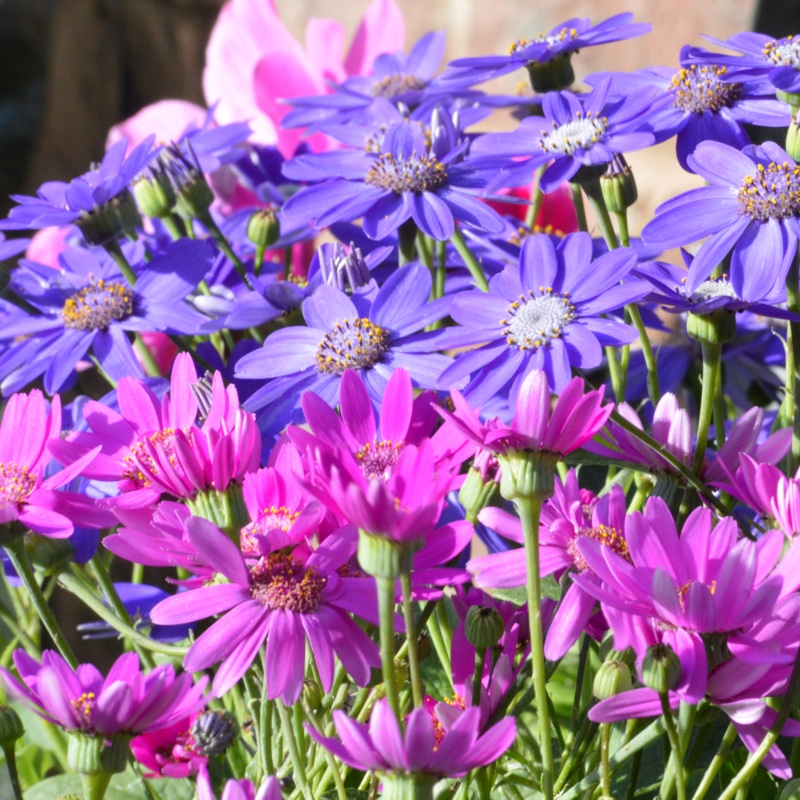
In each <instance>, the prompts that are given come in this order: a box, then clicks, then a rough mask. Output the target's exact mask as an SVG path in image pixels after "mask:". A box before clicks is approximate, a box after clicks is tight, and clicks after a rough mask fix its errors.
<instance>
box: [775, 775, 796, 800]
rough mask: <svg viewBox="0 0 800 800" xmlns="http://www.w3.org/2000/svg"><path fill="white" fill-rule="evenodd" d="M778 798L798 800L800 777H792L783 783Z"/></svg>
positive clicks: (779, 799)
mask: <svg viewBox="0 0 800 800" xmlns="http://www.w3.org/2000/svg"><path fill="white" fill-rule="evenodd" d="M778 800H800V778H793V779H792V780H790V781H789V782H788V783H785V784H784V785H783V788H782V789H781V793H780V794H779V795H778Z"/></svg>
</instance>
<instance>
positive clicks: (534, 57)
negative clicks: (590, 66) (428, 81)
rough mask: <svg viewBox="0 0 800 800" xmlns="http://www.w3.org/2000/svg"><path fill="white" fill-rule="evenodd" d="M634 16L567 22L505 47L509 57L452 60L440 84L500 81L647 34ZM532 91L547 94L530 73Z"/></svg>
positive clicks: (569, 71) (648, 26)
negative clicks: (586, 50)
mask: <svg viewBox="0 0 800 800" xmlns="http://www.w3.org/2000/svg"><path fill="white" fill-rule="evenodd" d="M632 20H633V14H630V13H626V14H617V15H615V16H613V17H609V18H608V19H607V20H604V21H603V22H599V23H598V24H597V25H592V24H591V21H590V20H589V19H580V18H575V19H568V20H567V21H566V22H563V23H561V25H556V27H555V28H553V30H551V31H550V33H540V34H538V35H537V36H534V37H533V38H531V39H520V40H519V41H517V42H513V43H512V44H511V46H510V47H509V48H508V54H507V55H502V56H478V57H476V58H459V59H456V60H455V61H451V62H450V64H449V65H448V67H449V69H448V70H447V72H445V73H444V74H443V75H442V80H443V81H451V80H452V81H465V82H467V83H468V85H469V84H474V83H482V82H483V81H488V80H491V79H492V78H499V77H500V76H501V75H506V74H507V73H509V72H513V71H514V70H517V69H521V68H522V67H527V68H528V69H529V70H532V68H535V67H536V66H537V65H539V64H547V63H548V62H550V61H554V60H556V59H565V60H567V61H568V59H569V58H570V57H571V56H572V54H573V53H576V52H577V51H578V50H582V49H583V48H584V47H593V46H595V45H598V44H607V43H608V42H618V41H620V40H621V39H631V38H633V37H634V36H641V35H642V34H644V33H649V32H650V30H651V28H652V26H651V25H649V24H648V23H644V22H632ZM531 74H532V78H533V85H534V89H535V90H536V91H537V92H538V91H546V87H539V86H537V83H536V79H535V77H534V72H533V70H532V73H531ZM567 74H568V75H571V78H570V79H569V80H567V81H565V83H564V85H566V86H568V85H569V84H570V83H572V80H574V74H572V69H571V68H570V69H569V70H568V73H567Z"/></svg>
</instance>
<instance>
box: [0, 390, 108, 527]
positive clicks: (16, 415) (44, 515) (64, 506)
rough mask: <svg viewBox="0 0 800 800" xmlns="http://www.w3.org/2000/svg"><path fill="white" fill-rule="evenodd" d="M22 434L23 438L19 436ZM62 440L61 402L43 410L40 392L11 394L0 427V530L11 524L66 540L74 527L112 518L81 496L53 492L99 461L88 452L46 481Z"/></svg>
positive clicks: (101, 523)
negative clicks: (47, 471)
mask: <svg viewBox="0 0 800 800" xmlns="http://www.w3.org/2000/svg"><path fill="white" fill-rule="evenodd" d="M23 434H24V435H23ZM60 436H61V399H60V397H59V396H58V395H56V396H55V397H54V398H53V399H52V401H51V403H50V407H49V408H48V407H47V402H46V401H45V399H44V397H43V396H42V393H41V392H40V391H39V390H38V389H34V390H33V391H32V392H31V393H30V394H27V395H26V394H15V395H12V396H11V397H10V398H9V400H8V402H7V403H6V406H5V409H4V411H3V418H2V422H0V530H4V529H7V528H9V527H10V526H12V525H13V524H14V523H19V525H22V526H24V527H25V528H28V529H30V530H31V531H33V532H34V533H38V534H41V535H42V536H49V537H52V538H56V539H64V538H66V537H68V536H70V535H71V534H72V532H73V530H74V527H75V525H78V526H82V527H86V528H105V527H107V526H109V525H113V524H114V523H113V515H111V514H109V512H108V511H105V510H104V509H102V508H100V507H98V505H97V502H96V501H95V500H93V499H92V498H90V497H87V496H86V495H84V494H78V493H76V492H66V491H56V489H59V488H60V487H62V486H64V485H65V484H67V483H69V482H70V481H71V480H72V479H73V478H75V477H76V476H77V475H78V474H79V473H80V472H81V470H83V469H85V468H86V467H87V465H89V464H91V462H92V461H93V460H94V459H95V458H96V457H97V456H98V454H99V451H98V449H97V448H96V447H95V448H92V449H88V450H87V451H86V452H85V453H83V454H82V456H81V457H80V458H78V459H76V460H75V462H74V463H73V464H72V465H71V466H69V467H67V468H66V469H63V470H61V471H60V472H56V473H55V474H54V475H52V476H51V477H49V478H45V476H44V472H45V469H46V468H47V466H48V464H49V463H50V462H51V461H52V458H53V456H52V453H51V448H52V446H53V445H54V444H55V443H56V442H58V441H59V437H60Z"/></svg>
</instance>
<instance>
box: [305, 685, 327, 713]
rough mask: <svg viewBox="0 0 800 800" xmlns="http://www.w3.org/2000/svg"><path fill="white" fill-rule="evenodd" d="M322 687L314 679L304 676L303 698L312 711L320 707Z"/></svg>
mask: <svg viewBox="0 0 800 800" xmlns="http://www.w3.org/2000/svg"><path fill="white" fill-rule="evenodd" d="M322 697H323V695H322V688H321V687H320V685H319V684H318V683H317V682H316V681H312V680H309V679H308V678H306V679H305V680H304V681H303V699H304V700H305V701H306V702H307V703H308V707H309V708H310V709H311V710H312V711H319V709H320V708H322Z"/></svg>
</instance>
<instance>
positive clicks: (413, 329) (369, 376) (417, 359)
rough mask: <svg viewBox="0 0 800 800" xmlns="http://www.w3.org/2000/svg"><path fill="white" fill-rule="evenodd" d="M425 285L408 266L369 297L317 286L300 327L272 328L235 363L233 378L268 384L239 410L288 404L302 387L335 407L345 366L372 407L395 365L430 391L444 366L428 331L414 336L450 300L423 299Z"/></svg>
mask: <svg viewBox="0 0 800 800" xmlns="http://www.w3.org/2000/svg"><path fill="white" fill-rule="evenodd" d="M431 285H432V281H431V275H430V271H429V270H428V269H427V268H426V267H424V266H422V265H421V264H411V265H409V266H406V267H404V268H403V269H401V270H399V271H397V272H395V273H394V274H393V275H392V276H391V277H390V278H389V279H388V280H387V281H386V283H384V285H383V286H382V287H381V288H380V290H379V291H378V293H377V294H376V295H375V297H374V299H371V298H370V297H369V296H367V295H359V294H354V295H353V296H352V297H348V296H347V295H346V294H345V293H344V292H341V291H339V290H338V289H334V288H333V287H332V286H327V285H325V286H320V287H319V288H318V289H317V290H316V291H315V292H314V294H313V295H312V296H311V297H309V298H308V299H307V300H306V301H305V302H304V303H303V316H304V317H305V321H306V326H304V327H291V328H283V329H281V330H277V331H275V332H274V333H272V334H270V336H268V337H267V339H266V341H265V342H264V346H263V347H262V348H260V349H259V350H257V351H255V352H253V353H250V354H248V355H246V356H244V357H243V358H241V359H240V360H239V362H238V364H237V366H236V377H237V378H245V379H250V378H262V379H263V378H273V379H274V380H272V381H270V382H269V383H268V384H267V385H266V386H264V387H263V388H262V389H259V390H258V391H257V392H255V393H254V394H253V395H252V396H251V397H250V399H249V400H248V401H247V407H248V408H250V409H253V410H257V409H259V408H262V407H263V406H266V405H268V404H269V403H272V402H274V401H275V400H278V399H280V398H283V397H287V396H288V397H289V398H293V399H294V401H295V402H296V400H297V399H298V397H299V395H300V393H301V392H302V391H304V390H307V389H308V390H313V391H315V392H317V393H318V394H319V395H320V396H322V397H323V399H325V400H326V401H327V402H329V403H335V402H337V400H338V397H339V384H340V382H341V379H342V375H343V374H344V373H345V372H346V371H347V370H350V369H352V370H358V372H359V373H360V374H361V376H362V378H363V379H364V381H365V383H366V385H367V388H368V390H369V393H370V396H371V397H372V398H373V399H374V400H375V401H376V402H377V401H379V400H380V397H381V396H382V394H383V391H384V388H385V386H386V382H387V381H388V379H389V378H390V377H391V374H392V372H393V371H394V370H395V369H396V368H397V367H404V368H405V369H407V370H408V372H409V374H410V375H411V378H412V379H413V380H414V382H415V383H416V384H418V385H419V386H422V387H424V388H431V387H433V386H434V385H435V384H436V382H437V380H438V378H439V375H440V374H441V372H442V370H443V369H445V367H447V366H449V365H450V364H451V363H452V362H451V359H450V358H448V357H447V356H443V355H440V354H439V353H436V352H432V351H434V350H435V349H436V342H435V340H434V338H433V337H435V336H436V334H435V333H422V332H421V331H422V329H423V328H424V327H425V326H426V325H429V324H430V323H431V322H434V321H435V320H438V319H441V318H442V317H443V316H445V315H446V314H447V312H448V309H449V306H450V298H443V299H441V300H434V301H432V302H428V298H429V297H430V292H431Z"/></svg>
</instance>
